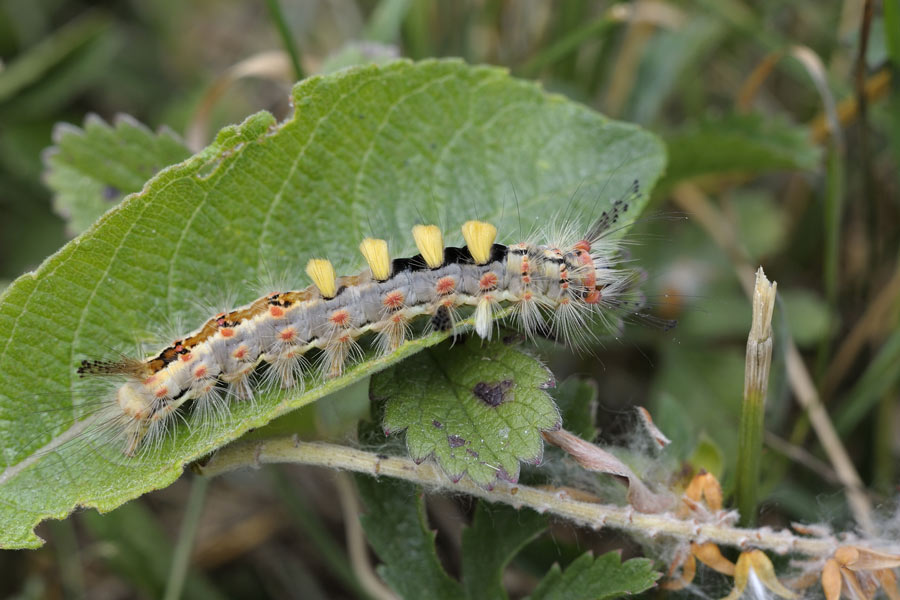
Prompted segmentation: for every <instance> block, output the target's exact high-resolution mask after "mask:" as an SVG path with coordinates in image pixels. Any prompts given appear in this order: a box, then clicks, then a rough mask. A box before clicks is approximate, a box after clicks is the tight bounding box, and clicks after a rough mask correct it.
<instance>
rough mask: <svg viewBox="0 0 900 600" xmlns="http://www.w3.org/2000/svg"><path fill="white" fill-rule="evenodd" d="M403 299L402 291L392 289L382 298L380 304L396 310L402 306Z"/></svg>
mask: <svg viewBox="0 0 900 600" xmlns="http://www.w3.org/2000/svg"><path fill="white" fill-rule="evenodd" d="M404 300H405V298H404V296H403V292H401V291H393V292H391V293H389V294H388V295H386V296H385V297H384V300H382V302H381V303H382V304H384V306H385V307H386V308H390V309H391V310H397V309H398V308H401V307H402V306H403V301H404Z"/></svg>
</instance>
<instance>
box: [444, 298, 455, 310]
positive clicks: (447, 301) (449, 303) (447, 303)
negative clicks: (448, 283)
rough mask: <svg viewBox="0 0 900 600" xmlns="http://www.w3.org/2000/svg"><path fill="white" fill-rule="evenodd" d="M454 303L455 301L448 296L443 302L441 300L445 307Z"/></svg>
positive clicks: (449, 306)
mask: <svg viewBox="0 0 900 600" xmlns="http://www.w3.org/2000/svg"><path fill="white" fill-rule="evenodd" d="M455 304H456V303H455V302H454V301H453V300H452V299H450V298H448V299H447V300H444V301H443V302H441V306H444V307H446V308H453V306H454V305H455Z"/></svg>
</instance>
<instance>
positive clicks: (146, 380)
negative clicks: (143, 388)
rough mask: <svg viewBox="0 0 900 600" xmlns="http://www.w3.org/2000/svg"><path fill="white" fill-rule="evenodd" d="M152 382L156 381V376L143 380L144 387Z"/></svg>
mask: <svg viewBox="0 0 900 600" xmlns="http://www.w3.org/2000/svg"><path fill="white" fill-rule="evenodd" d="M154 381H156V375H151V376H150V377H148V378H147V379H145V380H144V385H150V384H151V383H153V382H154Z"/></svg>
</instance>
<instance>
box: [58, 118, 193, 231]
mask: <svg viewBox="0 0 900 600" xmlns="http://www.w3.org/2000/svg"><path fill="white" fill-rule="evenodd" d="M53 139H54V141H55V142H56V145H55V146H53V147H51V148H50V149H49V150H48V151H47V153H46V154H45V155H44V156H45V158H44V160H45V164H46V172H45V180H46V182H47V185H49V186H50V188H51V189H52V190H53V191H54V192H56V196H55V197H54V199H53V208H54V210H55V211H56V212H57V214H59V215H60V216H61V217H63V218H64V219H66V220H67V221H68V224H69V230H70V231H71V232H72V233H73V234H78V233H81V232H82V231H84V230H86V229H87V228H88V227H90V226H91V224H93V222H94V221H96V220H97V219H98V218H99V217H100V215H102V214H103V213H105V212H106V211H107V210H109V208H111V207H112V206H114V205H115V204H117V203H118V202H119V201H120V200H122V198H124V197H125V196H127V195H129V194H132V193H135V192H139V191H140V190H141V188H142V187H143V185H144V183H145V182H146V181H147V180H148V179H150V178H151V177H153V175H155V174H156V173H157V172H159V171H160V170H162V169H163V167H167V166H169V165H172V164H175V163H177V162H181V161H182V160H184V159H186V158H187V157H188V156H190V155H191V153H190V151H189V150H188V149H187V147H185V145H184V142H182V141H181V139H179V138H178V136H177V135H176V134H175V133H174V132H173V131H171V130H169V129H166V128H163V129H161V130H160V131H159V132H158V133H155V134H154V133H153V132H152V131H150V130H149V129H147V127H145V126H144V125H142V124H141V123H139V122H137V121H135V120H134V119H132V118H131V117H129V116H127V115H119V116H117V117H116V120H115V122H114V123H113V126H112V127H111V126H110V125H108V124H107V123H106V122H105V121H103V120H102V119H101V118H99V117H97V116H95V115H89V116H88V117H87V119H85V122H84V129H79V128H77V127H73V126H72V125H67V124H58V125H57V126H56V128H55V129H54V132H53Z"/></svg>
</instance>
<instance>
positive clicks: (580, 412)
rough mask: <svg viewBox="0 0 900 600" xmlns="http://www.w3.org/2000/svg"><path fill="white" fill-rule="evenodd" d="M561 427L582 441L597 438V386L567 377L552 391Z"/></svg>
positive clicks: (580, 379) (584, 380)
mask: <svg viewBox="0 0 900 600" xmlns="http://www.w3.org/2000/svg"><path fill="white" fill-rule="evenodd" d="M553 398H554V399H555V400H556V405H557V406H558V407H559V412H560V413H561V414H562V422H563V427H565V428H566V429H567V430H569V431H571V432H572V433H574V434H575V435H577V436H578V437H580V438H581V439H583V440H587V441H589V442H590V441H592V440H594V439H595V438H596V437H597V427H596V425H595V423H596V417H597V385H596V384H595V383H594V382H593V381H591V380H590V379H582V378H581V377H569V378H568V379H566V380H565V381H564V382H563V383H562V384H561V385H560V386H559V387H558V388H556V389H555V390H554V391H553Z"/></svg>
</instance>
